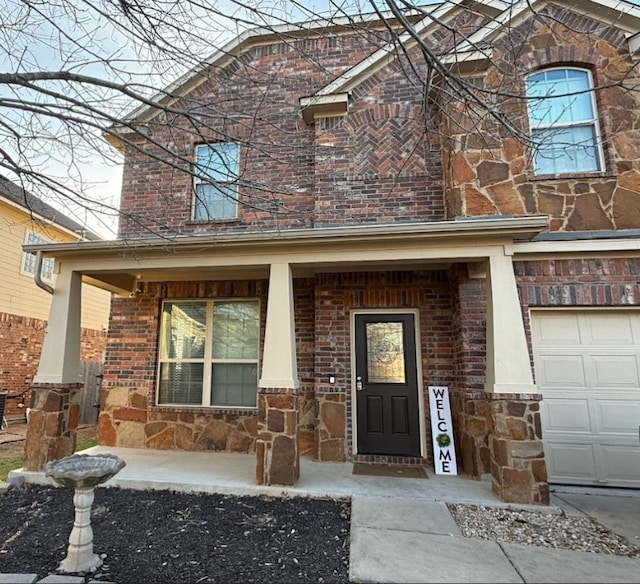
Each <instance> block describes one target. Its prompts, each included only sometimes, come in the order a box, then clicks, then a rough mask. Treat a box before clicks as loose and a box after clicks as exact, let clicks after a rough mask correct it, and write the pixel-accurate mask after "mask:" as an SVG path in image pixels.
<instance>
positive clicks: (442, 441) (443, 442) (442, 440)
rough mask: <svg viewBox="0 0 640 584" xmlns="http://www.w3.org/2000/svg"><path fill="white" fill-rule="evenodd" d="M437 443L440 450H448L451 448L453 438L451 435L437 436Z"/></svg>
mask: <svg viewBox="0 0 640 584" xmlns="http://www.w3.org/2000/svg"><path fill="white" fill-rule="evenodd" d="M436 442H437V443H438V446H439V447H440V448H446V447H447V446H451V436H449V434H438V435H437V436H436Z"/></svg>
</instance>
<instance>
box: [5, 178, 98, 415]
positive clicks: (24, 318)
mask: <svg viewBox="0 0 640 584" xmlns="http://www.w3.org/2000/svg"><path fill="white" fill-rule="evenodd" d="M0 238H1V239H2V242H3V244H2V254H3V260H2V263H1V264H0V271H1V272H2V277H0V391H8V392H9V394H10V395H15V394H18V393H21V392H23V391H25V390H26V391H27V393H26V395H25V404H26V405H27V406H29V405H30V391H29V388H30V385H31V382H32V381H33V377H34V375H35V373H36V369H37V366H38V360H39V358H40V351H41V350H42V342H43V339H44V336H45V329H46V326H47V319H48V317H49V309H50V307H51V294H50V293H49V292H47V291H45V290H43V289H41V288H38V287H37V286H36V285H35V284H34V272H35V267H36V256H35V255H34V254H32V253H25V252H23V251H22V246H23V245H25V244H27V245H33V244H44V243H51V242H66V243H68V242H77V241H86V240H98V239H100V238H99V237H98V236H96V235H94V234H93V233H90V232H88V231H87V229H86V228H85V227H83V226H82V225H80V224H79V223H76V222H75V221H73V220H71V219H69V218H68V217H67V216H66V215H65V214H64V213H61V212H60V211H57V210H56V209H54V208H53V207H51V206H50V205H48V204H46V203H45V202H44V201H42V200H41V199H39V198H37V197H36V196H34V195H32V194H31V193H28V192H27V191H25V190H23V189H22V188H21V187H19V186H18V185H17V184H15V183H13V182H11V181H10V180H8V179H7V178H5V177H3V176H0ZM41 275H42V282H43V283H44V284H45V285H48V286H55V285H56V274H55V271H54V259H53V258H49V259H45V260H44V261H43V263H42V271H41ZM110 300H111V299H110V294H109V293H108V292H105V291H103V290H99V289H98V288H95V287H93V286H86V287H83V310H82V321H81V327H82V358H83V359H85V360H91V361H101V360H102V358H103V352H104V348H105V343H106V329H107V326H108V324H109V305H110ZM18 403H19V401H18V400H9V401H8V402H7V404H6V412H5V413H6V415H7V417H9V418H11V417H15V416H18V415H20V414H21V412H20V410H19V409H18ZM22 415H23V416H24V413H23V412H22Z"/></svg>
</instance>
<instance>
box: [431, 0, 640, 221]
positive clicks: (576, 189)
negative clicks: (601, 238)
mask: <svg viewBox="0 0 640 584" xmlns="http://www.w3.org/2000/svg"><path fill="white" fill-rule="evenodd" d="M580 30H585V31H593V32H589V33H586V34H585V33H582V34H581V33H579V32H577V31H580ZM513 43H515V45H514V44H513ZM514 46H517V47H518V58H517V60H516V61H514V59H513V57H512V53H513V47H514ZM627 47H628V43H627V40H626V39H625V37H624V34H623V31H621V30H620V29H616V28H614V27H612V26H607V25H605V24H603V23H602V22H600V21H595V20H592V19H590V18H589V17H587V16H583V15H578V14H576V13H571V12H570V11H569V10H566V9H563V8H559V7H553V6H550V7H546V8H544V9H543V10H541V11H540V12H537V13H536V17H535V21H534V22H532V20H527V21H526V22H525V23H524V24H522V25H519V26H517V27H515V28H514V29H513V30H512V31H511V33H509V34H506V35H505V36H504V37H503V39H501V40H499V41H498V42H496V43H495V44H494V45H493V55H492V57H491V59H490V66H489V68H488V69H487V71H486V72H485V74H484V76H483V78H482V79H480V78H478V79H477V80H478V82H479V83H481V84H483V88H484V89H486V90H487V91H497V92H498V97H496V104H495V107H496V109H497V110H499V111H501V112H503V113H504V114H505V116H506V117H507V118H508V119H509V120H510V121H511V122H512V123H514V124H515V125H516V126H517V127H519V128H521V129H522V130H523V132H525V133H527V132H528V119H527V112H526V104H525V100H518V99H513V98H507V97H504V98H501V97H499V95H500V94H516V95H517V94H523V92H524V90H525V86H524V83H525V77H526V75H527V74H529V73H531V72H534V71H536V70H538V69H541V68H545V67H558V66H568V67H581V68H584V69H588V70H590V71H591V72H592V74H593V80H594V86H595V87H596V88H599V89H597V91H596V92H595V97H596V102H597V107H598V116H597V118H598V120H599V123H600V132H601V135H602V138H603V140H602V141H603V148H604V169H603V171H602V172H598V173H590V174H575V173H573V174H567V175H562V176H536V175H533V174H532V166H531V160H530V152H529V151H528V149H527V148H526V147H525V146H524V145H523V144H522V143H520V142H519V141H518V140H517V139H515V138H514V137H512V135H510V134H509V132H507V131H506V130H505V129H504V128H501V127H500V126H499V125H498V124H497V122H495V121H494V120H493V119H492V118H490V116H485V115H483V114H484V111H482V112H475V111H473V108H471V107H469V106H468V104H466V103H459V102H456V101H454V100H451V101H450V102H449V103H448V104H447V105H446V107H445V114H444V116H443V122H442V123H443V125H442V132H443V136H446V139H444V148H443V160H444V168H445V184H446V201H447V215H448V216H449V217H455V216H458V215H466V216H474V215H493V214H504V215H515V216H519V215H520V216H521V215H532V214H533V215H535V214H542V215H548V216H549V217H550V229H551V230H552V231H557V230H561V231H580V230H597V229H629V228H638V227H640V212H639V210H640V164H639V162H638V130H637V129H636V125H635V122H634V120H635V119H636V118H637V117H638V115H640V102H638V99H637V96H636V95H635V94H634V92H633V91H632V90H629V89H626V88H625V87H624V84H623V83H621V82H622V80H623V79H625V78H627V77H629V76H630V77H631V78H635V77H636V72H635V71H633V68H634V67H635V65H636V63H635V60H634V59H633V58H632V57H631V56H630V55H629V54H628V48H627ZM483 95H486V94H483Z"/></svg>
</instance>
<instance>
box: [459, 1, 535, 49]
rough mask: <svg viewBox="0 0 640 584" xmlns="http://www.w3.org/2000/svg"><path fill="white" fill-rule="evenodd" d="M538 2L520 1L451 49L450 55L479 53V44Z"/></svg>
mask: <svg viewBox="0 0 640 584" xmlns="http://www.w3.org/2000/svg"><path fill="white" fill-rule="evenodd" d="M536 3H537V2H536V1H535V0H534V2H529V0H518V2H516V3H515V4H512V5H510V6H509V7H508V8H506V9H505V10H504V11H503V12H502V14H500V16H498V17H497V18H495V19H493V20H492V21H491V22H489V23H488V24H486V25H485V26H483V27H482V28H481V29H479V30H478V31H476V32H475V33H473V34H472V35H471V36H470V37H469V38H468V39H466V40H464V41H462V42H461V43H460V44H459V45H457V46H455V47H454V48H453V49H451V51H450V54H452V55H455V54H456V53H461V54H464V53H474V52H476V51H477V45H478V43H481V42H483V41H484V40H486V39H487V37H489V36H491V35H492V34H493V33H494V32H496V31H497V30H500V29H501V28H502V27H503V26H505V25H506V24H507V23H509V22H513V20H514V19H516V18H517V17H519V16H520V15H522V14H523V13H524V12H525V10H529V9H530V8H532V7H533V5H535V4H536Z"/></svg>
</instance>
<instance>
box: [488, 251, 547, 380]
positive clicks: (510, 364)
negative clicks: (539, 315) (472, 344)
mask: <svg viewBox="0 0 640 584" xmlns="http://www.w3.org/2000/svg"><path fill="white" fill-rule="evenodd" d="M488 272H489V273H488V278H487V377H486V385H485V391H487V392H489V393H534V392H535V389H536V388H535V385H534V384H533V375H532V373H531V362H530V360H529V350H528V348H527V339H526V336H525V332H524V323H523V321H522V311H521V308H520V300H519V298H518V288H517V286H516V278H515V275H514V273H513V262H512V260H511V256H509V255H506V254H505V255H492V256H490V257H489V270H488Z"/></svg>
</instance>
